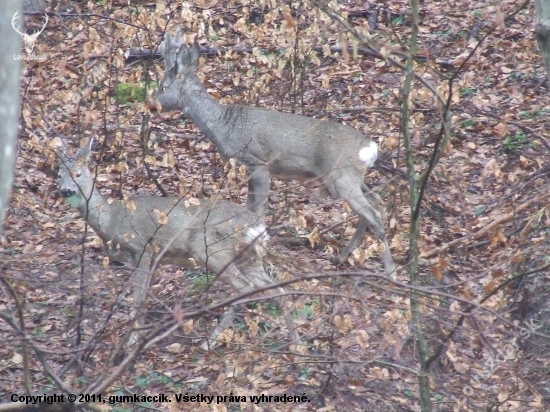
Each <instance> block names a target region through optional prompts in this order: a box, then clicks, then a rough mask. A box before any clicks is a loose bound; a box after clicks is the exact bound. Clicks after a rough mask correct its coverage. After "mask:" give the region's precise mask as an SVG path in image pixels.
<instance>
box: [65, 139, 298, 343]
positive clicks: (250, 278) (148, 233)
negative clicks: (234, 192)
mask: <svg viewBox="0 0 550 412" xmlns="http://www.w3.org/2000/svg"><path fill="white" fill-rule="evenodd" d="M92 142H93V139H90V142H89V144H88V145H85V146H83V147H81V148H80V149H79V150H78V152H77V153H76V155H75V156H74V157H71V156H69V155H68V154H67V144H66V142H65V141H63V142H62V144H61V147H60V148H58V149H57V158H58V165H59V174H58V184H59V189H60V192H61V195H62V196H63V197H64V198H65V199H66V200H67V202H68V203H69V204H70V205H71V206H72V207H74V208H76V209H77V210H78V211H79V212H80V215H81V216H82V217H83V218H84V219H86V221H87V222H88V224H89V225H90V226H91V227H92V229H93V230H94V231H95V233H97V235H98V236H99V237H100V238H101V240H102V241H103V245H104V247H105V251H106V252H107V254H108V256H109V257H110V258H111V259H113V260H117V261H120V262H127V263H129V264H130V265H131V266H132V268H133V269H134V271H133V272H134V273H133V286H134V310H135V311H136V313H139V312H138V310H139V308H140V306H141V304H142V303H143V302H144V301H145V298H146V296H147V291H148V287H149V282H150V276H148V275H149V270H150V266H151V263H152V262H153V260H154V259H155V258H156V256H159V252H160V253H161V254H162V259H161V262H162V263H172V264H175V265H178V266H180V267H194V266H195V265H194V264H193V261H194V262H196V264H198V265H202V266H204V267H206V268H207V269H208V270H209V271H212V272H214V273H216V275H218V276H220V278H224V279H226V280H227V281H228V282H229V283H230V284H231V285H232V286H233V287H234V288H235V289H236V291H237V292H238V293H247V292H250V291H251V290H253V289H256V288H261V287H265V286H267V285H269V284H271V283H272V280H271V279H270V277H269V276H268V275H267V274H266V273H265V271H264V268H263V265H262V263H261V252H260V251H261V245H262V243H264V242H266V241H267V240H268V236H267V234H266V232H265V226H264V225H263V224H262V223H261V222H260V219H259V218H258V217H257V216H255V215H254V214H253V213H252V212H250V211H248V210H247V209H246V208H244V207H243V206H240V205H238V204H236V203H232V202H229V201H226V200H198V199H185V198H183V199H179V198H170V197H154V196H136V197H133V198H131V199H128V200H126V201H114V202H112V203H109V202H108V201H107V199H106V198H105V197H104V196H103V195H101V193H99V191H98V190H97V189H95V188H94V177H93V175H92V174H91V172H90V169H89V167H88V162H89V160H90V151H91V146H92ZM279 290H281V291H282V290H283V289H282V288H279ZM234 305H239V302H236V303H235V304H234ZM283 306H284V305H283V304H282V303H281V304H280V307H281V310H283ZM235 315H236V310H235V307H234V306H232V307H230V308H229V310H228V311H227V312H226V313H225V315H224V316H223V317H222V320H221V321H220V323H219V325H218V327H217V328H216V329H215V330H214V332H213V333H212V335H211V336H210V338H209V339H208V340H207V341H206V342H205V344H203V345H202V347H203V348H204V349H206V348H208V347H213V346H215V343H212V342H214V341H215V339H216V338H217V337H218V335H219V334H220V333H221V332H222V331H223V330H224V329H225V328H227V327H228V326H230V325H231V323H232V321H233V319H234V317H235ZM285 322H286V324H287V327H288V329H289V332H290V334H291V338H292V339H293V340H294V341H296V342H297V341H298V340H299V336H298V333H297V331H296V328H295V327H294V322H293V319H292V316H291V315H290V314H288V315H286V316H285ZM139 324H140V322H139V321H138V326H139ZM136 340H137V335H136V334H132V337H131V338H130V341H131V343H133V342H135V341H136Z"/></svg>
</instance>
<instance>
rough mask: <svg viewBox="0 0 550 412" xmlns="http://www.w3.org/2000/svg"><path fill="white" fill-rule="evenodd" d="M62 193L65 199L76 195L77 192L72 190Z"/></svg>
mask: <svg viewBox="0 0 550 412" xmlns="http://www.w3.org/2000/svg"><path fill="white" fill-rule="evenodd" d="M60 192H61V196H63V197H70V196H72V195H74V194H76V192H75V191H74V190H71V189H61V190H60Z"/></svg>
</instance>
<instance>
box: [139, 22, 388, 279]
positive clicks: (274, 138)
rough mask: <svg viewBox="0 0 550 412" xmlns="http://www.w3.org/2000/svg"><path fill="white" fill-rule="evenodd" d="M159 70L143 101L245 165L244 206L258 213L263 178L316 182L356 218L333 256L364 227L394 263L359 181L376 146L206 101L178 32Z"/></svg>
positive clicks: (322, 123) (345, 133)
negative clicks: (184, 120) (177, 113)
mask: <svg viewBox="0 0 550 412" xmlns="http://www.w3.org/2000/svg"><path fill="white" fill-rule="evenodd" d="M159 49H161V50H162V52H163V57H164V64H165V74H164V79H163V80H162V83H161V87H160V88H159V89H158V90H157V91H156V93H155V94H154V96H153V99H152V100H151V101H150V103H149V107H150V108H151V109H156V110H158V111H164V112H166V111H172V110H181V111H183V113H184V114H185V115H186V116H187V117H189V119H191V120H192V121H193V122H194V123H195V125H196V126H197V127H198V128H199V129H200V130H201V132H202V133H204V135H205V136H206V137H207V138H208V139H209V140H210V141H212V143H214V145H216V147H217V148H218V151H219V152H220V155H221V157H222V158H223V159H225V160H227V159H228V158H235V159H236V160H237V162H239V163H240V164H243V165H245V166H246V169H247V173H248V179H249V180H248V197H247V199H246V207H247V208H248V209H249V210H251V211H253V212H255V213H257V214H258V215H260V216H264V215H265V212H266V211H267V197H268V192H269V186H270V176H271V175H273V176H276V177H279V178H282V179H286V180H308V179H317V180H319V181H320V182H321V183H322V184H323V186H324V187H325V188H326V189H328V191H329V193H330V194H331V195H332V196H335V197H336V198H340V199H343V200H345V201H346V202H347V203H348V204H349V206H350V207H351V209H352V210H353V211H354V212H355V213H357V214H358V215H359V224H358V227H357V229H356V231H355V233H354V235H353V236H352V238H351V240H350V241H349V243H348V244H347V246H346V247H345V249H344V250H343V251H342V253H341V254H340V257H339V259H340V261H341V262H343V261H345V260H346V259H347V257H348V256H349V254H350V253H351V252H352V251H353V249H355V247H356V246H357V245H358V244H359V243H360V241H361V240H362V238H363V235H364V233H365V231H366V229H367V227H368V226H370V228H371V229H372V230H373V232H374V234H375V235H376V236H377V237H378V238H379V239H380V240H381V241H382V242H383V244H384V251H383V252H382V262H383V263H384V269H385V271H386V274H387V275H388V276H389V275H393V272H394V270H395V265H394V263H393V259H392V256H391V253H390V248H389V245H388V242H387V239H386V234H385V230H384V223H383V222H382V218H381V216H380V213H379V212H378V210H377V207H378V202H379V197H378V196H377V195H376V194H375V193H374V192H372V191H371V190H370V189H369V188H368V187H367V186H366V185H365V184H364V182H363V178H364V175H365V173H366V171H367V168H369V167H372V166H373V165H374V161H375V160H376V157H377V154H378V146H377V145H376V143H375V142H373V141H372V140H371V139H369V138H367V137H365V136H363V135H362V134H361V133H359V132H358V131H357V130H355V129H353V128H351V127H349V126H345V125H342V124H340V123H336V122H331V121H327V120H318V119H315V118H311V117H305V116H299V115H294V114H289V113H282V112H278V111H275V110H266V109H260V108H256V107H247V106H238V105H223V104H220V103H219V102H218V101H216V100H215V99H213V98H212V97H211V96H210V95H209V94H208V92H207V90H206V88H205V87H204V86H203V84H202V83H201V81H200V80H199V78H198V77H197V75H196V74H195V71H196V69H197V64H198V61H199V47H198V45H197V43H196V42H195V44H194V45H193V46H192V47H191V48H188V47H187V46H186V45H185V44H184V43H183V41H182V35H181V31H180V30H178V31H177V33H176V36H175V38H172V37H171V36H170V34H168V33H167V34H166V39H165V40H164V42H163V43H162V44H161V46H159Z"/></svg>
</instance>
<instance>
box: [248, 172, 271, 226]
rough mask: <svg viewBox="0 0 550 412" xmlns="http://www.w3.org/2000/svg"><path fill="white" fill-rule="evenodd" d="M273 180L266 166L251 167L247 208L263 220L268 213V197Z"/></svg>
mask: <svg viewBox="0 0 550 412" xmlns="http://www.w3.org/2000/svg"><path fill="white" fill-rule="evenodd" d="M270 185H271V179H270V176H269V170H268V169H267V167H265V166H256V167H249V170H248V195H247V197H246V208H247V209H248V210H250V211H252V212H254V213H256V214H257V215H258V216H260V217H261V218H263V217H264V216H265V214H266V212H267V197H268V196H269V186H270Z"/></svg>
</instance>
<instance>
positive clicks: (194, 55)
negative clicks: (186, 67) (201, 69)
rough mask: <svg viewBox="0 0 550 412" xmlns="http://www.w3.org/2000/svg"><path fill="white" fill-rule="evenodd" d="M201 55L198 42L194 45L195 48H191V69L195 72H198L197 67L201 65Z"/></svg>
mask: <svg viewBox="0 0 550 412" xmlns="http://www.w3.org/2000/svg"><path fill="white" fill-rule="evenodd" d="M200 54H201V50H200V48H199V43H197V40H195V42H194V43H193V46H192V47H191V56H190V60H191V65H190V66H191V68H192V69H193V71H195V70H197V66H198V65H199V57H200Z"/></svg>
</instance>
